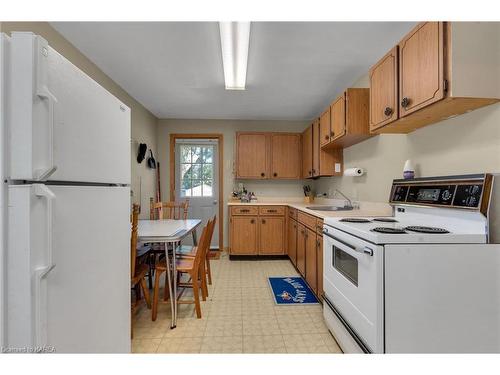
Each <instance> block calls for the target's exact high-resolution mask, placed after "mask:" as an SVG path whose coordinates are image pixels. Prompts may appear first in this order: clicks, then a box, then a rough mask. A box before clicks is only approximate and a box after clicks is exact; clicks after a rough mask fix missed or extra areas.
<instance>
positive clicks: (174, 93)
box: [51, 22, 414, 120]
mask: <svg viewBox="0 0 500 375" xmlns="http://www.w3.org/2000/svg"><path fill="white" fill-rule="evenodd" d="M51 24H52V26H53V27H54V28H55V29H56V30H57V31H59V32H60V33H61V34H62V35H64V37H66V38H67V39H68V40H69V41H70V42H71V43H73V44H74V45H75V46H76V47H77V48H78V49H79V50H80V51H82V52H83V53H84V54H85V55H86V56H87V57H88V58H90V59H91V60H92V61H93V62H94V63H95V64H96V65H97V66H99V68H101V70H103V71H104V72H105V73H106V74H107V75H108V76H110V77H111V78H112V79H113V80H114V81H115V82H117V83H118V84H119V85H120V86H121V87H123V88H124V89H125V90H126V91H127V92H128V93H129V94H130V95H131V96H133V97H134V98H135V99H136V100H138V101H139V102H140V103H142V104H143V105H144V106H145V107H146V108H147V109H149V110H150V111H151V112H152V113H154V114H155V115H156V116H157V117H159V118H189V119H262V120H264V119H265V120H273V119H282V120H309V119H312V118H313V117H315V116H318V115H319V113H320V111H321V110H322V109H323V108H324V107H325V106H326V105H327V104H328V103H329V102H330V101H331V100H332V99H333V98H334V97H335V96H336V95H337V94H338V93H340V92H341V90H343V89H344V88H345V87H347V86H348V85H350V84H352V82H353V81H354V80H356V79H357V78H358V77H360V76H361V75H362V74H364V73H366V72H368V69H369V67H370V66H371V65H372V64H373V63H374V62H376V61H377V60H378V59H379V58H380V57H382V56H383V55H384V54H385V53H386V52H387V51H388V50H389V49H390V48H391V47H392V46H393V45H395V44H396V43H397V42H398V41H399V40H400V39H401V38H402V37H403V35H405V34H406V33H407V32H408V31H409V30H410V29H411V28H412V27H413V26H414V23H407V22H397V23H391V22H253V23H252V27H251V36H250V51H249V61H248V73H247V89H246V91H226V90H224V74H223V70H222V58H221V50H220V37H219V27H218V23H216V22H53V23H51Z"/></svg>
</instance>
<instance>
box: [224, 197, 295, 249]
mask: <svg viewBox="0 0 500 375" xmlns="http://www.w3.org/2000/svg"><path fill="white" fill-rule="evenodd" d="M229 214H230V218H229V226H230V230H229V253H230V254H231V255H285V253H286V243H287V241H286V234H287V229H288V228H287V227H286V222H287V221H286V206H267V205H266V206H256V205H238V206H230V207H229Z"/></svg>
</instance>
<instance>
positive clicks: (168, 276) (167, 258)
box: [165, 242, 177, 329]
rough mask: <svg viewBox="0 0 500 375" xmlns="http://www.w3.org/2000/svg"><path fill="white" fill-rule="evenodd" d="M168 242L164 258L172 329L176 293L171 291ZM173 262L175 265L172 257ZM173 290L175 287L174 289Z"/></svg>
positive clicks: (171, 326) (172, 326)
mask: <svg viewBox="0 0 500 375" xmlns="http://www.w3.org/2000/svg"><path fill="white" fill-rule="evenodd" d="M168 244H169V242H165V259H166V262H167V282H168V290H169V292H170V310H171V312H172V319H171V323H170V328H171V329H173V328H175V324H176V323H175V305H177V294H175V295H174V292H173V291H172V274H171V270H170V257H169V255H168ZM173 262H174V267H175V259H173ZM174 280H175V273H174ZM174 290H175V289H174Z"/></svg>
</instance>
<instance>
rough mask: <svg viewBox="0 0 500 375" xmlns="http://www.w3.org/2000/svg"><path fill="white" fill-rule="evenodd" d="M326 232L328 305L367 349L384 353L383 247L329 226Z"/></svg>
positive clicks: (325, 289)
mask: <svg viewBox="0 0 500 375" xmlns="http://www.w3.org/2000/svg"><path fill="white" fill-rule="evenodd" d="M323 234H324V236H323V244H324V245H323V253H324V254H323V256H324V280H323V282H324V291H325V295H326V298H327V300H328V302H329V303H330V304H331V305H332V306H331V307H330V306H328V308H331V309H333V310H335V313H336V314H337V315H340V320H341V321H342V323H343V324H344V325H345V326H346V328H347V329H348V331H349V332H350V333H351V334H352V335H355V336H357V337H355V339H356V340H357V341H361V342H362V344H364V346H365V347H366V349H368V351H370V352H374V353H383V352H384V337H383V332H384V319H383V305H384V304H383V302H384V301H383V256H384V254H383V251H384V248H383V246H377V245H374V244H372V243H370V242H367V241H364V240H362V239H359V238H357V237H354V236H352V235H349V234H347V233H345V232H342V231H339V230H337V229H334V228H332V227H330V226H327V225H325V226H324V231H323ZM325 308H326V307H325Z"/></svg>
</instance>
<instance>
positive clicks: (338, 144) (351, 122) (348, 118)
mask: <svg viewBox="0 0 500 375" xmlns="http://www.w3.org/2000/svg"><path fill="white" fill-rule="evenodd" d="M369 92H370V89H368V88H348V89H346V90H345V92H344V93H343V94H342V95H340V96H339V97H338V98H337V99H335V100H334V101H333V102H332V104H331V105H330V128H331V131H332V132H331V137H330V142H329V143H327V144H326V145H323V146H322V148H323V149H338V148H345V147H349V146H352V145H353V144H356V143H359V142H361V141H363V140H365V139H367V138H369V137H372V136H373V135H372V134H371V133H370V124H369V110H368V107H369V101H370V99H369V96H370V93H369Z"/></svg>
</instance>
